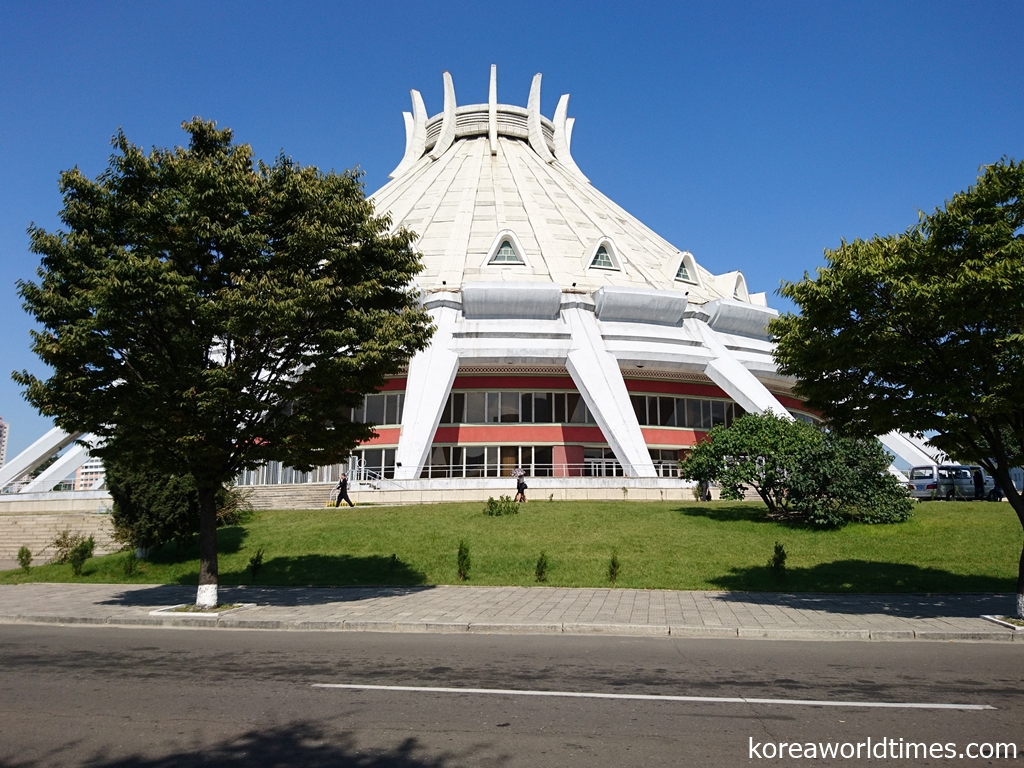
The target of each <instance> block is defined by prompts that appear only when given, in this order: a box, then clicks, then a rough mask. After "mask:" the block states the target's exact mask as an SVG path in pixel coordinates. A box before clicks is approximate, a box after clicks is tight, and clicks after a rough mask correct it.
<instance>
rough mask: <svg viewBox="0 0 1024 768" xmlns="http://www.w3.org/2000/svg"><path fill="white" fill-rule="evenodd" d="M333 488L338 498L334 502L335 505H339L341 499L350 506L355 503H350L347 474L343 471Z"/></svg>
mask: <svg viewBox="0 0 1024 768" xmlns="http://www.w3.org/2000/svg"><path fill="white" fill-rule="evenodd" d="M334 490H336V491H337V492H338V498H337V500H336V501H335V502H334V506H335V507H340V506H341V502H342V501H345V502H347V503H348V505H349V506H350V507H354V506H355V504H353V503H352V499H350V498H349V497H348V476H347V475H346V474H345V473H344V472H342V473H341V480H339V481H338V484H337V485H336V486H334Z"/></svg>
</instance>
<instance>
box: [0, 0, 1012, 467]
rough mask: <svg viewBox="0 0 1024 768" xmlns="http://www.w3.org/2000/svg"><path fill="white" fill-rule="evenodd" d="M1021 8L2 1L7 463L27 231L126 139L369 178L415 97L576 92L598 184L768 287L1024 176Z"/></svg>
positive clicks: (677, 237) (379, 177)
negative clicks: (990, 176) (960, 195)
mask: <svg viewBox="0 0 1024 768" xmlns="http://www.w3.org/2000/svg"><path fill="white" fill-rule="evenodd" d="M1022 29H1024V4H1022V3H1020V2H1019V1H1018V2H971V3H965V2H958V3H952V2H940V1H938V0H932V1H930V2H902V3H892V2H877V3H869V2H863V3H856V2H853V3H844V4H839V3H829V2H775V3H763V2H762V3H757V2H738V3H732V2H715V3H707V2H700V3H698V2H693V3H634V4H632V5H629V4H626V3H623V2H599V3H578V4H574V3H552V2H529V1H527V0H519V1H517V2H514V3H502V2H492V3H459V2H445V3H429V2H416V3H411V2H409V3H406V2H394V3H392V2H386V1H385V0H381V1H380V2H375V3H360V2H337V3H313V2H290V3H275V2H263V3H260V2H250V3H241V2H238V3H233V2H210V0H206V1H205V2H195V3H191V2H162V3H127V2H124V3H118V2H85V3H83V2H67V3H61V2H32V3H27V2H25V3H15V2H0V323H2V328H3V334H2V337H0V416H3V418H4V419H5V420H6V421H8V422H10V423H11V424H12V433H11V438H10V445H9V450H8V457H11V456H13V455H14V454H16V453H17V452H18V451H20V450H21V449H23V448H24V447H26V446H27V445H28V444H29V443H30V442H31V441H32V440H34V439H35V438H36V437H38V436H39V435H41V434H42V432H43V431H45V429H47V428H48V426H49V424H48V422H46V421H45V420H44V419H42V418H41V417H40V416H38V414H36V413H35V411H34V410H33V409H32V408H31V407H30V406H29V405H28V404H27V403H25V401H24V400H23V399H22V397H21V392H20V388H19V387H18V386H17V385H15V384H14V383H13V382H12V381H11V380H10V378H9V374H8V372H9V371H11V370H15V369H19V370H20V369H28V370H31V371H33V372H35V373H37V374H40V375H45V370H44V369H43V367H42V366H41V365H40V364H39V363H38V362H37V361H36V360H35V358H34V356H33V355H32V353H31V352H30V351H29V337H28V331H29V328H30V327H31V322H30V320H29V318H28V316H27V315H26V314H25V313H24V312H23V311H22V310H21V306H20V304H21V302H20V299H19V298H18V296H17V293H16V289H15V281H17V280H26V279H33V277H34V270H35V268H36V266H37V263H38V258H37V257H35V256H33V255H32V254H30V253H29V252H28V247H27V245H28V238H27V236H26V234H25V229H26V227H27V226H28V225H29V223H31V222H34V223H35V224H37V225H39V226H42V227H44V228H48V229H53V228H57V227H58V226H59V221H58V219H57V213H58V211H59V209H60V206H61V200H60V196H59V194H58V191H57V180H58V176H59V173H60V171H61V170H63V169H67V168H71V167H73V166H76V165H77V166H78V167H79V168H81V169H82V171H83V172H84V173H86V174H87V175H89V176H93V177H95V176H96V175H98V174H99V173H100V172H101V171H102V170H103V169H104V168H105V167H106V163H107V158H108V157H109V155H110V152H111V148H110V145H109V140H110V137H111V136H112V135H113V134H114V132H115V131H116V130H117V129H118V127H121V128H123V129H124V130H125V132H126V134H127V135H128V137H129V139H130V140H132V141H133V142H135V143H136V144H141V145H144V146H151V145H157V146H170V145H174V144H178V143H181V142H182V140H183V138H182V137H183V134H182V132H181V130H180V128H179V125H180V123H181V122H182V121H183V120H185V119H188V118H190V117H192V116H193V115H201V116H202V117H204V118H207V119H214V120H217V121H218V122H219V123H220V125H222V126H229V127H231V128H233V129H234V130H235V135H236V138H237V139H238V140H240V141H244V142H248V143H250V144H252V145H253V147H254V149H255V151H256V153H257V155H258V156H260V157H263V158H266V159H272V158H273V157H274V156H275V155H276V154H278V153H279V152H281V151H282V150H283V151H284V152H285V153H286V154H287V155H290V156H291V157H292V158H294V159H295V160H296V161H298V162H299V163H302V164H304V165H316V166H318V167H320V168H321V169H324V170H326V169H330V168H334V169H338V170H340V169H342V168H350V167H353V166H356V165H358V166H360V167H361V168H362V169H363V170H364V171H365V173H366V177H365V179H366V187H367V191H368V192H372V191H373V190H375V189H377V188H378V187H380V186H381V185H382V184H383V183H384V182H385V180H386V178H387V174H388V173H389V172H390V171H391V170H392V169H393V168H394V166H395V165H397V164H398V162H399V160H400V159H401V156H402V152H403V150H404V141H405V139H404V128H403V123H402V116H401V113H402V111H403V110H408V109H409V89H411V88H415V89H417V90H419V91H421V92H422V93H423V96H424V99H425V101H426V104H427V111H428V112H429V113H430V114H434V113H436V112H438V111H440V109H441V101H442V85H441V72H442V71H443V70H448V71H450V72H451V73H452V76H453V78H454V81H455V89H456V94H457V97H458V100H459V101H460V102H461V103H465V104H468V103H473V102H481V101H485V100H486V96H487V80H488V74H489V68H490V65H491V64H497V65H498V98H499V101H501V102H504V103H512V104H519V105H522V106H525V105H526V97H527V94H528V92H529V86H530V79H531V77H532V76H533V74H534V73H536V72H542V73H543V74H544V85H543V98H542V107H543V111H544V113H545V114H546V115H548V116H551V115H552V114H553V112H554V108H555V104H556V103H557V100H558V96H559V95H560V94H562V93H570V94H572V99H571V101H570V104H569V114H570V115H571V116H574V117H576V118H577V120H576V128H575V131H574V133H573V156H574V158H575V159H576V162H577V163H578V164H579V166H580V168H581V169H582V170H583V172H584V173H586V174H587V176H588V177H589V178H590V179H591V181H592V182H593V183H594V185H595V186H596V187H597V188H598V189H600V190H601V191H603V192H604V193H605V194H607V195H609V196H610V197H611V198H612V199H613V200H615V201H616V202H618V203H619V204H620V205H622V206H623V207H624V208H626V209H627V210H629V211H630V212H631V213H633V214H634V215H636V216H637V217H638V218H640V219H641V220H642V221H644V222H645V223H646V224H648V225H649V226H651V227H652V228H653V229H654V230H655V231H657V232H659V233H660V234H661V235H663V236H664V237H666V238H667V239H668V240H669V241H671V242H672V243H674V244H675V245H676V246H678V247H680V248H683V249H686V250H690V251H692V252H693V253H694V255H695V256H696V257H697V260H698V261H699V262H701V263H702V264H703V265H704V266H706V267H707V268H709V269H711V270H712V271H714V272H725V271H728V270H732V269H740V270H742V271H743V272H744V273H745V275H746V277H747V282H748V285H749V286H750V289H751V290H752V291H768V293H769V303H770V304H772V305H773V306H776V307H779V308H780V309H787V308H788V307H787V306H786V305H785V304H784V303H783V302H782V301H781V300H780V299H779V298H778V297H775V296H772V295H771V294H772V293H773V292H774V291H775V290H776V289H777V288H778V286H779V283H780V280H795V279H799V278H800V276H801V275H802V274H803V273H804V272H805V271H813V270H814V268H815V267H817V266H818V265H820V264H821V263H822V261H823V258H822V251H823V249H825V248H831V247H835V246H837V245H838V244H839V242H840V240H841V239H842V238H846V239H852V238H856V237H862V238H868V237H871V236H872V235H874V234H876V233H879V234H887V233H891V232H898V231H902V230H904V229H906V228H907V227H908V226H910V225H911V224H913V223H914V222H915V221H916V218H917V211H918V210H926V211H930V210H932V209H933V208H935V207H936V206H940V205H942V203H943V201H944V200H945V199H946V198H948V197H949V196H950V195H952V194H953V193H954V192H956V191H958V190H960V189H963V188H965V187H966V186H968V185H969V184H971V183H972V182H973V181H974V179H975V178H976V177H977V175H978V167H979V166H980V165H982V164H985V163H990V162H993V161H995V160H998V159H999V158H1000V157H1002V156H1004V155H1005V156H1009V157H1015V158H1024V151H1022V141H1024V133H1022V130H1024V77H1022V73H1024V66H1022V65H1024V53H1022V50H1024V49H1022V46H1021V45H1020V35H1021V30H1022Z"/></svg>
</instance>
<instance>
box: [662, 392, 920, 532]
mask: <svg viewBox="0 0 1024 768" xmlns="http://www.w3.org/2000/svg"><path fill="white" fill-rule="evenodd" d="M888 466H889V459H888V456H886V454H885V451H884V450H883V449H882V446H881V445H880V444H879V443H878V441H876V440H873V439H868V440H861V439H854V438H846V437H842V436H840V435H838V434H836V433H834V432H826V431H823V430H821V429H818V428H817V427H815V426H814V425H813V424H809V423H807V422H805V421H799V420H792V419H786V418H783V417H781V416H776V415H775V414H773V413H770V412H769V413H765V414H753V413H750V414H746V415H744V416H742V417H740V418H739V419H737V420H736V421H735V422H733V424H732V425H731V426H728V427H727V426H725V425H724V424H719V425H718V426H716V427H713V428H712V429H711V431H710V432H709V433H708V439H707V440H706V441H704V442H702V443H700V444H699V445H697V446H696V447H695V448H694V449H693V450H692V451H691V452H690V454H689V456H687V457H686V458H685V459H684V460H683V461H682V462H680V471H679V472H680V476H681V477H684V478H686V479H688V480H695V481H697V482H714V483H718V484H719V486H720V487H721V489H722V490H721V497H722V498H723V499H741V498H743V495H744V493H745V491H746V489H747V488H751V489H753V490H754V492H755V493H757V495H758V496H760V497H761V500H762V501H763V502H764V503H765V506H766V507H768V514H769V515H770V516H771V517H773V518H775V519H780V520H790V521H794V522H802V523H808V524H810V525H815V526H819V527H834V526H838V525H843V524H845V523H847V522H850V521H859V522H864V523H893V522H900V521H903V520H906V519H908V518H909V517H910V510H911V502H910V498H909V496H908V495H907V491H906V489H905V488H904V487H903V486H902V485H901V484H900V483H899V482H898V481H897V480H896V478H894V477H893V476H892V475H890V474H889V472H888V471H887V468H888Z"/></svg>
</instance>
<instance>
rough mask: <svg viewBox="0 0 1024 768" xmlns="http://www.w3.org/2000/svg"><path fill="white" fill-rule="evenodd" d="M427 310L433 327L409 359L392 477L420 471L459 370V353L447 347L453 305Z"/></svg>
mask: <svg viewBox="0 0 1024 768" xmlns="http://www.w3.org/2000/svg"><path fill="white" fill-rule="evenodd" d="M428 311H429V312H430V316H431V317H432V318H433V320H434V324H435V325H436V326H437V330H436V331H435V332H434V336H433V338H432V339H431V340H430V346H429V347H427V348H426V349H425V350H423V351H422V352H419V353H417V354H416V355H415V356H413V358H412V360H410V361H409V372H408V375H407V376H406V380H405V407H404V410H403V411H402V434H401V436H400V437H399V438H398V449H397V450H396V451H395V463H396V466H395V479H396V480H415V479H416V478H418V477H419V476H420V472H422V471H423V465H424V464H425V463H426V460H427V452H428V451H429V450H430V444H431V443H432V442H433V440H434V433H435V432H436V431H437V425H438V424H439V423H440V421H441V411H443V410H444V404H445V402H447V400H448V393H449V392H451V389H452V383H453V382H454V381H455V374H456V373H458V371H459V356H458V355H457V354H456V353H455V352H452V351H451V347H452V332H453V330H454V329H455V323H456V322H457V320H458V317H459V310H458V309H456V308H455V307H453V306H438V307H435V308H433V309H429V310H428ZM397 464H401V465H402V466H400V467H399V466H397Z"/></svg>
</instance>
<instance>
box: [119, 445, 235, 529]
mask: <svg viewBox="0 0 1024 768" xmlns="http://www.w3.org/2000/svg"><path fill="white" fill-rule="evenodd" d="M105 469H106V471H105V477H106V484H107V490H108V491H110V497H111V498H112V499H113V501H114V504H113V508H112V509H111V514H110V518H111V523H113V526H114V538H115V539H117V540H118V541H120V542H122V543H123V544H128V545H130V546H131V547H132V548H133V549H134V548H137V547H141V548H143V549H150V548H151V547H159V546H162V545H164V544H167V543H170V542H172V541H176V542H178V543H179V544H184V545H187V544H192V543H193V542H194V540H195V537H196V535H197V534H198V533H199V493H198V490H197V489H196V483H195V479H194V478H193V477H192V476H191V475H168V474H166V473H165V472H162V471H160V470H155V469H146V468H144V467H141V466H139V465H137V464H132V465H130V466H121V465H119V464H116V463H112V462H107V464H106V467H105ZM216 504H217V527H220V526H222V525H234V524H236V523H238V522H242V521H244V520H245V519H246V518H247V517H248V515H249V514H250V513H251V507H249V505H248V500H247V499H246V498H244V493H243V492H242V490H241V489H238V488H224V487H222V488H220V489H219V490H218V491H217V494H216Z"/></svg>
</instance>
